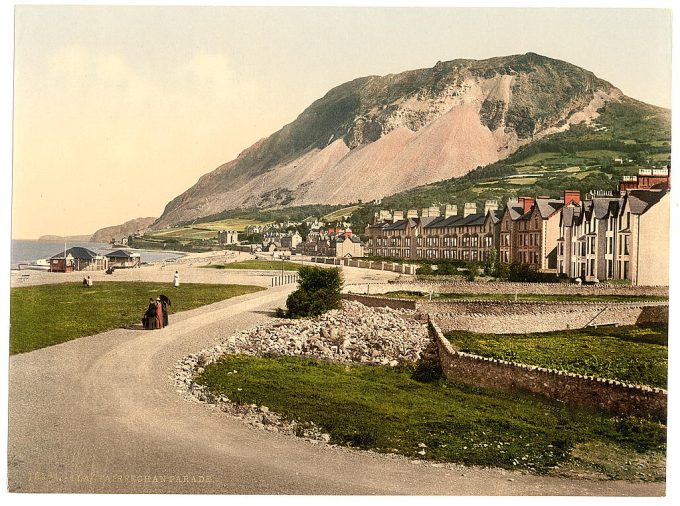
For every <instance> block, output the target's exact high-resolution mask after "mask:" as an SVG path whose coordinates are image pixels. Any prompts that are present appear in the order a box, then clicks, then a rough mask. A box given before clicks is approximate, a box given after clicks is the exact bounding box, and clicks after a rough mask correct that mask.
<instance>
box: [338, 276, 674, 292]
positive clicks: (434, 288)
mask: <svg viewBox="0 0 680 506" xmlns="http://www.w3.org/2000/svg"><path fill="white" fill-rule="evenodd" d="M348 288H349V289H350V290H351V291H352V292H353V293H366V292H365V289H366V284H365V283H363V284H357V285H348ZM362 290H363V291H362ZM397 291H418V292H424V293H429V292H432V293H478V294H482V293H494V294H506V295H514V294H515V293H518V294H522V293H531V294H541V295H583V296H585V295H623V296H625V295H653V296H660V297H668V287H667V286H630V285H607V284H605V283H602V284H599V285H581V286H579V285H577V284H574V283H511V282H501V281H488V282H484V281H480V282H466V281H460V282H455V281H454V282H452V281H420V280H418V281H413V280H409V279H407V278H402V277H401V276H400V278H398V279H396V280H394V281H389V282H387V283H370V293H373V294H377V293H387V292H397Z"/></svg>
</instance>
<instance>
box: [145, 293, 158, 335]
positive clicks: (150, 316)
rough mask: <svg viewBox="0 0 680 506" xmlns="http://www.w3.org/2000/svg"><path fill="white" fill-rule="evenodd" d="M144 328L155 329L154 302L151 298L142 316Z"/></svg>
mask: <svg viewBox="0 0 680 506" xmlns="http://www.w3.org/2000/svg"><path fill="white" fill-rule="evenodd" d="M144 328H145V329H147V330H153V329H155V328H156V302H155V301H154V300H153V298H151V299H149V307H148V308H147V310H146V313H145V314H144Z"/></svg>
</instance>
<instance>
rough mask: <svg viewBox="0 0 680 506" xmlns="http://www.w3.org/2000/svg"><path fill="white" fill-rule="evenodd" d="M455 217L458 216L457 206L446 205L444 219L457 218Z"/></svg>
mask: <svg viewBox="0 0 680 506" xmlns="http://www.w3.org/2000/svg"><path fill="white" fill-rule="evenodd" d="M457 215H458V206H456V205H451V204H446V207H445V208H444V218H449V217H451V216H457Z"/></svg>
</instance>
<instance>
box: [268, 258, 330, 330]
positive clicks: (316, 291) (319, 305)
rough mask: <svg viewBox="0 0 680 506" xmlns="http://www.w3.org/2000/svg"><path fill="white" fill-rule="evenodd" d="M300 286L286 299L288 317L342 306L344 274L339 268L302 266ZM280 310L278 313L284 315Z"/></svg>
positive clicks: (301, 316)
mask: <svg viewBox="0 0 680 506" xmlns="http://www.w3.org/2000/svg"><path fill="white" fill-rule="evenodd" d="M298 274H299V279H300V281H299V285H300V286H299V288H298V289H297V290H295V291H294V292H293V293H291V294H290V295H289V296H288V299H286V309H287V310H286V313H285V316H286V317H287V318H303V317H305V316H318V315H320V314H322V313H325V312H326V311H328V310H330V309H338V308H339V307H340V298H341V289H342V276H341V275H340V270H339V269H322V268H320V267H307V266H303V267H300V270H299V271H298ZM282 313H283V311H278V312H277V315H282Z"/></svg>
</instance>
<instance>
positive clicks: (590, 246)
mask: <svg viewBox="0 0 680 506" xmlns="http://www.w3.org/2000/svg"><path fill="white" fill-rule="evenodd" d="M669 190H670V167H667V168H665V169H654V170H652V169H641V170H640V173H639V174H638V176H629V177H627V178H626V179H624V180H623V181H621V182H620V183H619V186H618V189H617V191H615V192H611V191H610V192H593V193H591V194H587V195H585V198H583V199H582V198H581V194H580V193H579V192H578V191H570V190H566V191H564V192H563V196H562V198H560V199H553V198H548V197H519V198H514V199H510V200H508V202H507V204H506V206H505V207H504V208H503V209H498V204H497V202H496V201H486V203H485V205H484V209H483V210H482V211H481V212H478V211H477V206H476V204H474V203H466V204H465V206H464V208H463V213H462V214H460V215H459V214H458V212H457V211H458V209H457V207H456V206H451V205H447V206H446V208H445V210H444V213H441V212H440V209H439V208H436V207H434V208H426V209H423V210H422V211H421V212H420V213H418V212H417V211H415V210H410V211H408V212H407V213H406V215H404V213H403V211H392V212H389V211H380V213H379V215H378V216H377V217H376V220H375V222H374V223H373V224H372V225H369V226H368V227H367V228H366V235H367V236H368V240H367V243H366V245H365V254H366V255H374V256H383V257H393V258H404V259H410V260H420V259H432V260H434V259H451V260H464V261H480V262H483V261H485V260H487V259H488V258H489V256H490V255H492V252H493V254H495V255H496V257H497V259H498V260H499V261H500V262H501V263H504V264H510V263H513V262H516V263H521V264H527V265H530V266H532V267H534V268H536V269H537V270H539V271H541V272H550V273H555V274H556V275H558V274H562V275H566V276H568V277H571V278H577V277H578V278H581V279H582V280H584V281H596V280H597V281H605V280H610V279H621V280H629V281H630V282H631V283H633V284H636V285H667V284H668V262H669V248H670V241H669V235H670V227H669V224H670V194H669Z"/></svg>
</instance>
